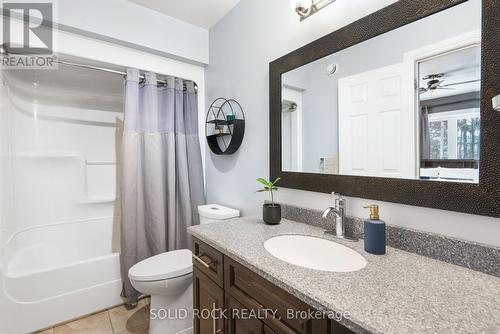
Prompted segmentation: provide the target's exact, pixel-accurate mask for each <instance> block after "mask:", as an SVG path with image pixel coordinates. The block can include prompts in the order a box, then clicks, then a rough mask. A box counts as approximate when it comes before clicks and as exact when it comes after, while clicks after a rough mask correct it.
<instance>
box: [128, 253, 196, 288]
mask: <svg viewBox="0 0 500 334" xmlns="http://www.w3.org/2000/svg"><path fill="white" fill-rule="evenodd" d="M192 271H193V262H192V253H191V251H190V250H189V249H179V250H175V251H170V252H166V253H162V254H158V255H155V256H153V257H150V258H147V259H145V260H143V261H141V262H139V263H136V264H135V265H133V266H132V268H130V270H129V272H128V277H129V278H130V280H135V281H138V282H151V281H160V280H166V279H169V278H175V277H179V276H184V275H187V274H190V273H192Z"/></svg>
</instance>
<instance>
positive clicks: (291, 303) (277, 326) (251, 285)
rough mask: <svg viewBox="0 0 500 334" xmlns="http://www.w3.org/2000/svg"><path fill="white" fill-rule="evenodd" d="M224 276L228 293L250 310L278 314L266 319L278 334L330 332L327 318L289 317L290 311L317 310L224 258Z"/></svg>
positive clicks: (229, 259)
mask: <svg viewBox="0 0 500 334" xmlns="http://www.w3.org/2000/svg"><path fill="white" fill-rule="evenodd" d="M224 276H225V277H224V283H225V284H224V285H225V291H226V293H229V294H230V295H231V296H232V297H234V298H235V299H236V300H238V301H239V302H240V303H241V304H242V305H243V306H244V307H246V308H247V309H250V310H258V309H271V310H276V311H277V317H276V318H274V317H268V318H266V319H264V322H265V323H266V324H267V325H268V326H269V327H270V328H271V329H272V330H274V331H275V332H276V333H279V334H281V333H283V334H285V333H290V334H297V333H300V334H321V333H325V334H326V333H328V331H329V329H328V327H329V324H328V320H326V319H302V318H297V317H289V316H287V312H288V310H294V311H306V312H307V311H309V310H311V311H314V309H312V308H311V307H309V306H308V305H307V304H305V303H304V302H302V301H300V300H299V299H298V298H296V297H294V296H292V295H290V294H289V293H288V292H286V291H284V290H283V289H281V288H279V287H277V286H275V285H274V284H272V283H271V282H269V281H267V280H266V279H264V278H262V277H260V276H259V275H257V274H256V273H254V272H252V271H250V270H249V269H247V268H245V267H244V266H242V265H240V264H239V263H238V262H236V261H234V260H232V259H231V258H228V257H225V258H224Z"/></svg>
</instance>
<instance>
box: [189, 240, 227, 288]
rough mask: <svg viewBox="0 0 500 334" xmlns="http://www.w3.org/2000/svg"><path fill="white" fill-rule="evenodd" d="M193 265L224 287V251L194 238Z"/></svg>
mask: <svg viewBox="0 0 500 334" xmlns="http://www.w3.org/2000/svg"><path fill="white" fill-rule="evenodd" d="M193 265H194V266H195V267H196V268H198V269H199V270H200V271H202V272H203V273H204V274H205V275H207V276H208V277H209V278H210V279H212V280H213V281H214V282H215V283H216V284H217V285H219V286H220V287H223V280H224V274H223V270H224V263H223V256H222V253H221V252H219V251H218V250H216V249H215V248H213V247H210V246H209V245H207V244H206V243H204V242H202V241H200V240H198V239H196V238H193Z"/></svg>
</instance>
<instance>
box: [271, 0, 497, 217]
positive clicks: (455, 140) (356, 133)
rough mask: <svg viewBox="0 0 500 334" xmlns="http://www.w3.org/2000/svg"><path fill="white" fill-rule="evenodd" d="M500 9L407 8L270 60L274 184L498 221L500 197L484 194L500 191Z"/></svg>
mask: <svg viewBox="0 0 500 334" xmlns="http://www.w3.org/2000/svg"><path fill="white" fill-rule="evenodd" d="M498 7H499V5H498V2H497V1H491V0H483V1H481V0H469V1H451V0H450V1H438V2H431V1H424V2H419V1H417V2H416V1H406V0H402V1H398V2H396V3H394V4H392V5H390V6H388V7H385V8H384V9H382V10H380V11H378V12H376V13H374V14H372V15H370V16H369V17H367V18H363V19H361V20H359V21H357V22H354V23H352V24H350V25H349V26H347V27H344V28H342V29H340V30H338V31H335V32H333V33H331V34H329V35H327V36H325V37H322V38H320V39H318V40H316V41H314V42H312V43H310V44H309V45H306V46H304V47H302V48H300V49H298V50H296V51H294V52H292V53H290V54H288V55H286V56H284V57H281V58H279V59H277V60H275V61H274V62H272V63H271V64H270V112H271V175H272V176H273V177H274V176H281V177H282V178H283V181H282V185H283V184H285V186H289V187H291V188H299V189H306V190H314V191H324V192H331V191H337V192H344V193H346V195H349V194H350V195H352V196H359V197H364V198H373V199H381V200H388V201H393V202H401V203H406V204H413V205H422V206H429V207H436V208H444V209H449V210H456V211H462V212H474V213H478V214H486V215H493V216H498V215H499V207H498V201H497V200H498V195H496V193H495V192H494V191H493V188H491V189H489V191H491V192H489V193H488V191H486V192H485V190H486V188H487V187H489V186H491V184H490V183H488V182H489V181H491V182H496V184H497V183H498V178H496V177H495V175H497V174H495V169H496V168H498V165H497V166H494V162H497V163H498V136H495V135H494V133H493V132H488V129H490V131H491V130H492V128H493V124H492V123H490V122H491V121H492V120H493V119H496V121H497V122H498V115H497V114H498V113H497V114H495V113H494V111H493V109H492V105H491V98H492V97H493V96H494V95H495V94H493V92H494V91H496V92H498V81H499V80H498V74H496V76H497V79H496V81H495V80H494V79H493V77H494V76H495V75H493V74H492V73H499V72H498V71H497V72H492V71H491V69H492V67H494V66H498V62H499V59H498V58H496V59H495V58H493V54H494V53H495V52H498V43H497V44H495V43H494V42H495V41H498V35H499V32H498V29H496V30H495V31H493V30H494V29H493V26H494V22H496V21H494V20H497V18H496V17H495V11H496V14H497V15H500V13H498V11H499V9H498ZM485 8H488V9H487V10H485ZM374 22H375V23H374ZM487 68H488V69H487ZM495 88H497V89H495ZM490 95H491V96H490ZM493 123H494V122H493ZM497 124H498V123H497ZM497 131H498V130H497ZM494 143H496V145H497V146H495V144H494ZM495 147H496V149H495ZM377 185H380V187H379V188H378V189H377ZM485 187H486V188H485ZM417 189H420V190H419V192H418V193H416V191H417ZM457 191H458V192H457ZM438 193H441V195H440V196H438V195H437V194H438ZM473 193H474V195H472V194H473ZM424 194H427V195H425V196H424ZM466 194H468V196H467V195H466ZM488 194H489V195H490V196H487V195H488ZM454 195H456V196H457V200H458V202H455V203H450V201H448V199H450V198H449V196H454ZM442 196H447V197H448V198H445V197H442ZM465 197H468V199H465ZM472 198H475V199H476V200H478V199H481V200H482V201H487V202H488V203H489V204H484V203H481V205H480V206H483V204H484V207H485V208H486V210H485V209H484V208H477V207H476V208H475V207H474V206H475V205H476V206H477V204H472ZM495 201H496V203H495ZM466 202H468V204H467V205H464V204H465V203H466ZM466 206H468V207H466Z"/></svg>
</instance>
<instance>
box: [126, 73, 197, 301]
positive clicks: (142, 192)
mask: <svg viewBox="0 0 500 334" xmlns="http://www.w3.org/2000/svg"><path fill="white" fill-rule="evenodd" d="M166 81H167V85H166V86H160V87H158V86H157V81H156V75H155V74H154V73H151V72H148V73H146V74H145V80H144V82H139V71H138V70H136V69H128V70H127V77H126V80H125V119H124V131H123V141H122V150H121V154H122V156H121V180H120V195H121V270H122V278H123V282H124V288H123V292H122V296H123V297H125V298H127V300H128V303H129V304H135V302H136V301H137V297H138V296H139V293H138V292H137V291H136V290H135V289H134V288H133V287H132V286H131V284H130V281H129V279H128V270H129V269H130V267H132V266H133V265H134V264H136V263H137V262H139V261H141V260H143V259H146V258H148V257H151V256H153V255H156V254H159V253H163V252H166V251H168V250H174V249H181V248H190V239H189V237H188V233H187V228H188V227H189V226H191V225H197V224H198V223H199V221H198V214H197V206H198V205H200V204H203V203H204V202H205V195H204V183H203V170H202V161H201V152H200V143H199V137H198V110H197V109H198V108H197V105H198V104H197V94H196V91H195V87H194V83H193V82H192V81H187V80H182V79H179V78H174V77H167V79H166Z"/></svg>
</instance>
